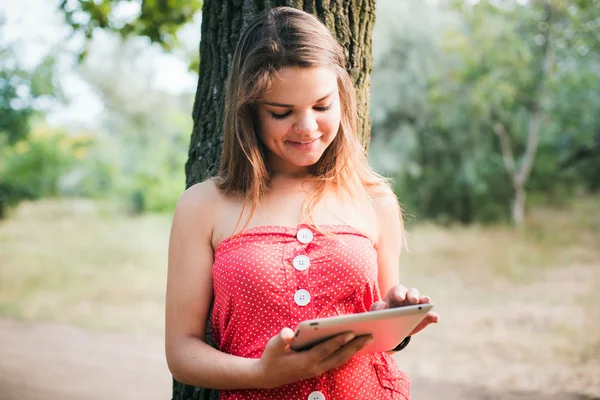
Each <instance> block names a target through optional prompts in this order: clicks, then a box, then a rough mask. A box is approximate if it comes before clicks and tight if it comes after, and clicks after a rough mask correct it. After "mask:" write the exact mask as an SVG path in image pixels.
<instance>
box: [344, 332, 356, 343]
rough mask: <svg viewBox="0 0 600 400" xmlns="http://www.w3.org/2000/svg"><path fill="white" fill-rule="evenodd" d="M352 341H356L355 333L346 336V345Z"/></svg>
mask: <svg viewBox="0 0 600 400" xmlns="http://www.w3.org/2000/svg"><path fill="white" fill-rule="evenodd" d="M352 339H354V334H353V333H349V334H347V335H346V336H344V343H348V342H349V341H351V340H352Z"/></svg>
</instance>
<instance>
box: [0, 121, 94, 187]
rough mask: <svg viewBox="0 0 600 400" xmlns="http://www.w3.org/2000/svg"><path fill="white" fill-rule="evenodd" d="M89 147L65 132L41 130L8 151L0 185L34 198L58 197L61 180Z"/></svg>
mask: <svg viewBox="0 0 600 400" xmlns="http://www.w3.org/2000/svg"><path fill="white" fill-rule="evenodd" d="M87 146H88V143H86V142H85V141H80V140H79V139H77V138H71V137H69V136H67V135H66V134H64V133H63V132H61V131H56V130H52V129H49V128H41V127H38V128H36V129H34V130H33V131H32V133H31V136H30V137H29V138H28V139H24V140H21V141H20V142H18V143H16V144H15V145H14V146H10V147H7V148H6V149H5V150H4V154H3V165H2V170H1V171H0V182H3V184H4V185H7V186H8V187H11V188H14V190H20V191H21V192H22V193H27V196H28V197H30V198H33V199H39V198H42V197H57V196H59V195H61V189H60V179H61V177H62V176H63V175H64V174H65V173H67V172H68V171H69V170H70V169H71V168H72V167H73V166H74V165H75V163H76V161H77V158H78V157H79V155H80V154H81V153H82V152H85V150H86V148H87Z"/></svg>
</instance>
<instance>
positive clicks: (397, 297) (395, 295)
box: [384, 284, 408, 307]
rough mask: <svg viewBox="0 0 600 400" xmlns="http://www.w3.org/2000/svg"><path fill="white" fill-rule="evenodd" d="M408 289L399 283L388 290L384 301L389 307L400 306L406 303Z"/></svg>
mask: <svg viewBox="0 0 600 400" xmlns="http://www.w3.org/2000/svg"><path fill="white" fill-rule="evenodd" d="M407 291H408V290H407V289H406V287H404V286H403V285H400V284H398V285H396V286H394V287H392V288H391V289H390V290H389V291H388V293H387V295H386V296H385V299H384V301H385V302H386V303H387V304H388V307H399V306H401V305H403V304H404V301H405V300H406V292H407Z"/></svg>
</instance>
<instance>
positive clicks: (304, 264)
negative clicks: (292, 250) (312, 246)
mask: <svg viewBox="0 0 600 400" xmlns="http://www.w3.org/2000/svg"><path fill="white" fill-rule="evenodd" d="M292 264H294V268H296V269H297V270H298V271H304V270H305V269H307V268H308V267H310V259H309V258H308V257H306V256H304V255H300V256H296V257H295V258H294V261H292Z"/></svg>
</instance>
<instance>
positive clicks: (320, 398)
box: [308, 391, 325, 400]
mask: <svg viewBox="0 0 600 400" xmlns="http://www.w3.org/2000/svg"><path fill="white" fill-rule="evenodd" d="M308 400H325V395H324V394H323V392H319V391H316V392H312V393H311V394H309V395H308Z"/></svg>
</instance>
